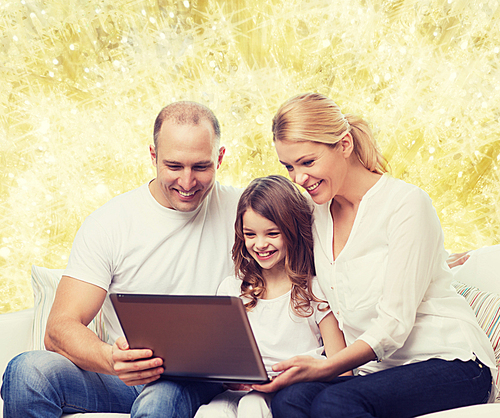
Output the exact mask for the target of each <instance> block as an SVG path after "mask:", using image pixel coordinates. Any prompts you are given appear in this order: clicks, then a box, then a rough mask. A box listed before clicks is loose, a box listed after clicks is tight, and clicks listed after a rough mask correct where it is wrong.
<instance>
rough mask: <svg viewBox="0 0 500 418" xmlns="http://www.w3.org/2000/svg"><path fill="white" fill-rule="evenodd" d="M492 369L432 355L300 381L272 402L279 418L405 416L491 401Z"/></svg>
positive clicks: (403, 417)
mask: <svg viewBox="0 0 500 418" xmlns="http://www.w3.org/2000/svg"><path fill="white" fill-rule="evenodd" d="M491 385H492V379H491V372H490V370H489V369H488V368H487V367H486V366H484V365H483V364H481V363H480V362H479V361H473V360H471V361H467V362H463V361H460V360H454V361H446V360H441V359H431V360H427V361H423V362H419V363H412V364H408V365H404V366H399V367H394V368H392V369H388V370H384V371H380V372H377V373H373V374H370V375H367V376H346V377H337V378H336V379H333V380H332V381H331V382H327V383H317V382H311V383H296V384H294V385H291V386H290V387H288V388H285V389H283V390H281V391H279V392H278V393H277V394H276V396H275V397H274V398H273V401H272V411H273V417H274V418H281V417H286V418H296V417H322V418H324V417H325V418H326V417H335V418H339V417H345V418H361V417H363V418H365V417H366V418H368V417H380V418H382V417H384V418H392V417H393V418H405V417H415V416H418V415H423V414H427V413H431V412H436V411H442V410H446V409H452V408H457V407H461V406H467V405H473V404H479V403H486V402H487V400H488V397H489V394H490V391H491Z"/></svg>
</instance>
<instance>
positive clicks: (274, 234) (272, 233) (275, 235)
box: [269, 232, 280, 238]
mask: <svg viewBox="0 0 500 418" xmlns="http://www.w3.org/2000/svg"><path fill="white" fill-rule="evenodd" d="M279 234H280V233H279V232H269V236H270V237H273V238H276V237H277V236H278V235H279Z"/></svg>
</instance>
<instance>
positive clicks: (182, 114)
mask: <svg viewBox="0 0 500 418" xmlns="http://www.w3.org/2000/svg"><path fill="white" fill-rule="evenodd" d="M219 140H220V126H219V122H218V121H217V118H216V117H215V115H214V114H213V112H212V111H211V110H210V109H208V108H207V107H206V106H203V105H201V104H199V103H195V102H176V103H172V104H170V105H168V106H166V107H165V108H163V109H162V110H161V112H160V113H159V114H158V116H157V118H156V121H155V125H154V143H155V145H154V146H153V145H151V146H150V154H151V160H152V162H153V165H154V166H155V167H156V179H155V180H154V181H153V182H151V184H150V190H151V193H152V194H153V196H154V198H155V199H156V200H157V201H158V203H160V204H161V205H162V206H165V207H167V208H171V209H175V210H178V211H181V212H191V211H193V210H195V209H196V208H198V207H199V205H200V204H201V203H202V202H203V200H204V199H205V198H206V197H207V196H208V194H209V192H210V191H211V190H212V188H213V185H214V182H215V173H216V171H217V169H218V168H219V166H220V164H221V162H222V158H223V157H224V152H225V149H224V147H220V148H219Z"/></svg>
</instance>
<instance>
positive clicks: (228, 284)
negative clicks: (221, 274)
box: [217, 276, 241, 296]
mask: <svg viewBox="0 0 500 418" xmlns="http://www.w3.org/2000/svg"><path fill="white" fill-rule="evenodd" d="M240 294H241V280H240V279H237V278H235V277H234V276H229V277H226V278H225V279H224V280H223V281H222V283H221V284H220V285H219V288H218V289H217V296H240Z"/></svg>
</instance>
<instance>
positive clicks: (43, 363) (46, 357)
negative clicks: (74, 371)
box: [2, 350, 74, 399]
mask: <svg viewBox="0 0 500 418" xmlns="http://www.w3.org/2000/svg"><path fill="white" fill-rule="evenodd" d="M66 363H69V364H70V365H73V363H71V362H70V361H69V360H68V359H66V357H63V356H61V355H59V354H56V353H53V352H50V351H44V350H41V351H27V352H25V353H21V354H19V355H18V356H16V357H14V358H13V359H12V360H11V361H10V362H9V364H8V365H7V368H6V369H5V373H4V378H3V385H2V397H8V396H9V393H11V392H16V391H18V390H23V389H26V388H30V387H31V388H33V389H34V390H38V389H39V388H40V387H41V386H42V383H41V382H42V381H43V382H47V381H51V380H52V378H53V377H54V376H56V375H57V373H59V372H61V371H62V370H63V369H64V365H65V364H66ZM73 367H74V366H73ZM37 388H38V389H37ZM4 399H5V398H4Z"/></svg>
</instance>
